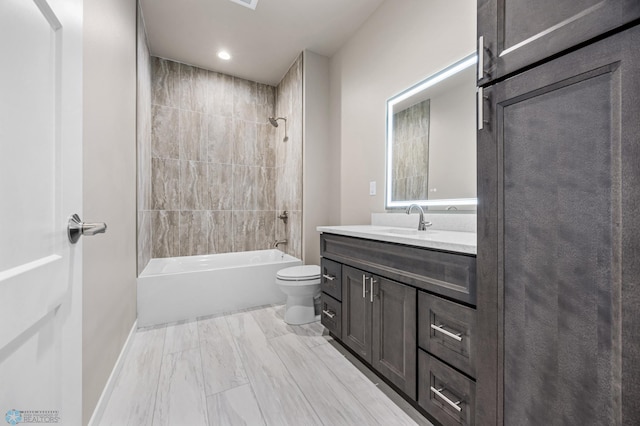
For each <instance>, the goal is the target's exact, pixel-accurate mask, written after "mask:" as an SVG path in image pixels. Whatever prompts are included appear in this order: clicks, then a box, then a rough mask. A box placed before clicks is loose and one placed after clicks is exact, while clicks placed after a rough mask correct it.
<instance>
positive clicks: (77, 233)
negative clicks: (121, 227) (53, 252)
mask: <svg viewBox="0 0 640 426" xmlns="http://www.w3.org/2000/svg"><path fill="white" fill-rule="evenodd" d="M106 230H107V224H106V223H104V222H95V223H85V222H82V220H81V219H80V216H78V215H77V214H74V215H73V216H71V217H70V218H69V225H68V226H67V235H68V236H69V241H70V242H71V244H75V243H77V242H78V240H79V239H80V237H81V236H83V235H86V236H90V235H96V234H103V233H104V232H105V231H106Z"/></svg>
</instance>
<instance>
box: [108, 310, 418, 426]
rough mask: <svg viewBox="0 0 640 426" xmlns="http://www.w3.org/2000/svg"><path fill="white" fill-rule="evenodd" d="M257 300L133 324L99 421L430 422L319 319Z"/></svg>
mask: <svg viewBox="0 0 640 426" xmlns="http://www.w3.org/2000/svg"><path fill="white" fill-rule="evenodd" d="M283 310H284V307H283V306H281V305H277V306H265V307H261V308H257V309H253V310H247V311H242V312H236V313H231V314H227V315H224V316H217V317H209V318H202V319H199V320H198V321H193V322H186V323H181V324H172V325H167V326H164V327H156V328H149V329H145V330H139V331H138V332H137V333H136V334H135V336H134V338H133V342H132V345H131V349H130V351H129V353H128V354H127V356H126V358H125V359H124V364H123V367H122V370H121V371H120V374H119V375H118V377H117V378H116V382H115V386H114V389H113V392H112V394H111V396H110V398H109V401H108V403H107V405H106V408H105V411H104V414H103V416H102V419H101V422H100V423H99V424H100V426H106V425H115V426H125V425H132V426H139V425H172V426H182V425H185V426H187V425H188V426H197V425H210V426H213V425H234V426H235V425H278V426H280V425H295V426H303V425H304V426H306V425H331V426H334V425H430V424H431V423H429V422H428V421H427V420H426V419H425V418H424V417H422V416H421V415H420V414H419V413H418V412H417V411H416V410H415V409H414V408H413V407H411V406H410V405H409V404H408V403H407V402H406V401H404V400H403V399H402V398H400V397H399V396H398V395H397V394H395V393H394V392H393V391H391V390H390V389H389V388H388V386H387V385H386V384H385V383H384V382H382V381H381V380H380V379H379V378H378V377H377V376H375V375H374V374H373V373H372V372H371V371H370V370H368V369H367V368H366V367H364V366H363V365H362V364H361V363H360V362H359V361H358V360H356V359H354V358H353V356H352V355H351V354H350V353H348V352H347V351H346V350H345V349H344V348H342V347H341V346H340V345H339V344H337V343H336V342H335V341H333V339H332V338H331V337H330V336H329V335H328V334H327V333H326V331H324V327H322V325H321V324H320V323H319V322H316V323H313V324H307V325H302V326H290V325H287V324H285V323H284V321H283V320H282V316H283Z"/></svg>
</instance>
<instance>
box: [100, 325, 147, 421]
mask: <svg viewBox="0 0 640 426" xmlns="http://www.w3.org/2000/svg"><path fill="white" fill-rule="evenodd" d="M137 329H138V320H136V321H134V323H133V326H132V327H131V331H129V336H127V340H126V341H125V342H124V346H123V347H122V350H121V351H120V355H119V356H118V359H117V360H116V364H115V365H114V366H113V370H111V374H110V375H109V379H108V380H107V383H106V384H105V385H104V389H103V390H102V395H100V399H99V400H98V404H97V405H96V408H95V410H93V414H92V415H91V419H90V420H89V423H88V426H97V425H99V424H100V421H101V420H102V415H103V414H104V410H105V409H106V408H107V404H108V403H109V398H110V397H111V392H113V387H114V386H115V384H116V379H117V378H118V375H119V374H120V370H122V365H123V364H124V360H125V358H126V356H127V354H128V353H129V349H131V344H132V343H133V335H134V334H135V333H136V330H137Z"/></svg>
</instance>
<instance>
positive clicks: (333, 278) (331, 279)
mask: <svg viewBox="0 0 640 426" xmlns="http://www.w3.org/2000/svg"><path fill="white" fill-rule="evenodd" d="M322 276H323V277H325V278H326V279H328V280H329V281H333V280H335V279H336V277H335V275H329V274H322Z"/></svg>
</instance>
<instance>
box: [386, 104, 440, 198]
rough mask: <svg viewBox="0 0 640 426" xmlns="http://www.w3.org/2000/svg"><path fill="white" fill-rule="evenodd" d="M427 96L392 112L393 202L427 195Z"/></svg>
mask: <svg viewBox="0 0 640 426" xmlns="http://www.w3.org/2000/svg"><path fill="white" fill-rule="evenodd" d="M430 109H431V101H430V100H429V99H427V100H425V101H422V102H420V103H417V104H415V105H413V106H410V107H409V108H407V109H404V110H402V111H400V112H398V113H396V114H394V115H393V167H392V170H393V176H392V186H393V201H405V200H426V199H428V198H429V186H428V184H429V123H430Z"/></svg>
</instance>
